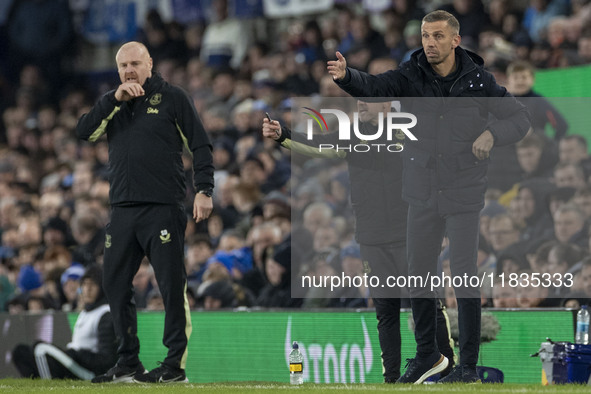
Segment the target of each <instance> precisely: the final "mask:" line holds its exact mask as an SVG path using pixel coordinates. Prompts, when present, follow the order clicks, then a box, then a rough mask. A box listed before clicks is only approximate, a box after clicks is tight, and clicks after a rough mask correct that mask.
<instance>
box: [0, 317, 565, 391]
mask: <svg viewBox="0 0 591 394" xmlns="http://www.w3.org/2000/svg"><path fill="white" fill-rule="evenodd" d="M453 315H454V314H453V313H451V311H450V316H452V317H453ZM191 317H192V322H193V335H192V336H191V339H190V341H189V357H188V360H187V376H188V378H189V380H190V381H191V382H195V383H196V382H225V381H262V382H265V381H267V382H269V381H274V382H288V381H289V372H288V371H289V370H288V363H287V356H288V354H289V351H290V350H291V342H292V341H294V340H295V341H298V343H299V344H300V349H301V350H302V353H303V354H304V356H305V359H304V374H305V380H306V381H308V382H316V383H326V382H331V383H332V382H335V381H336V382H367V383H378V382H381V381H382V376H381V375H382V366H381V359H380V346H379V342H378V334H377V328H376V324H377V321H376V318H375V312H374V311H372V310H363V311H344V310H333V311H327V310H320V311H299V310H298V311H286V310H277V311H242V312H238V311H234V312H232V311H220V312H197V311H195V312H192V313H191ZM76 318H77V315H76V314H73V313H72V314H65V313H63V312H54V313H44V314H22V315H9V314H8V313H0V326H1V327H3V329H2V331H0V354H1V356H2V357H1V358H0V378H6V377H17V376H18V373H17V371H16V369H15V368H14V366H13V365H12V363H11V361H10V360H11V357H10V354H11V350H12V349H13V348H14V346H15V345H16V344H18V343H28V344H32V343H34V342H36V341H37V340H43V341H47V342H52V343H54V344H56V345H57V346H60V347H65V346H66V344H67V343H68V342H69V340H70V338H71V329H72V328H73V326H74V323H75V321H76ZM409 318H410V314H409V313H408V312H403V313H402V315H401V327H402V360H404V359H405V358H410V357H413V356H414V339H413V334H412V331H411V330H410V329H409V324H408V321H409ZM491 318H492V320H493V323H494V324H492V326H494V327H495V330H492V331H494V332H495V335H493V336H490V335H488V337H489V338H492V337H494V338H495V339H494V340H492V341H487V342H485V343H483V344H482V346H481V351H480V363H479V364H480V365H484V366H488V367H495V368H499V369H501V370H502V371H503V372H504V374H505V382H508V383H539V382H541V370H542V364H541V362H540V360H539V359H537V358H531V357H529V355H530V354H532V353H535V352H536V351H537V350H538V349H539V348H540V343H541V342H543V341H545V339H546V337H550V338H552V339H553V340H554V341H572V340H573V336H574V335H573V334H574V328H573V327H574V324H573V323H574V314H573V311H571V310H558V309H556V310H549V309H537V310H494V311H489V310H484V312H483V321H484V322H485V324H484V325H485V326H487V324H488V323H490V322H491ZM487 322H488V323H487ZM451 323H452V324H451V326H452V334H453V333H454V332H456V331H457V329H455V328H454V322H453V321H452V322H451ZM455 326H457V324H455ZM499 328H500V329H499ZM163 329H164V313H163V312H140V313H138V334H139V337H140V342H141V349H140V358H141V360H142V362H143V363H144V365H145V366H146V368H154V367H156V366H157V362H158V361H162V360H163V359H164V357H165V355H166V348H165V347H164V346H163V345H162V332H163ZM487 331H488V332H490V331H491V330H490V329H486V327H485V329H483V333H484V332H487ZM456 353H457V348H456ZM403 364H404V361H403Z"/></svg>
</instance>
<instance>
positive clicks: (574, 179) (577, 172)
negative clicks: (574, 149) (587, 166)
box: [553, 163, 587, 190]
mask: <svg viewBox="0 0 591 394" xmlns="http://www.w3.org/2000/svg"><path fill="white" fill-rule="evenodd" d="M553 181H554V184H555V185H556V186H557V187H572V188H573V189H577V190H578V189H581V188H583V187H585V186H586V184H587V179H586V178H585V172H584V171H583V168H582V167H581V166H580V165H578V164H573V163H558V164H557V165H556V167H554V177H553Z"/></svg>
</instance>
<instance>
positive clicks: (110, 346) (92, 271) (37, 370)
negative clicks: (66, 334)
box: [12, 265, 117, 380]
mask: <svg viewBox="0 0 591 394" xmlns="http://www.w3.org/2000/svg"><path fill="white" fill-rule="evenodd" d="M80 283H81V285H80V288H81V293H80V302H81V303H82V304H83V305H84V310H83V311H82V312H81V313H80V315H78V319H77V320H76V324H75V325H74V330H73V332H72V341H71V342H70V343H68V345H67V349H65V350H62V349H60V348H58V347H56V346H54V345H52V344H50V343H44V342H38V343H36V344H35V345H33V346H27V345H23V344H21V345H17V346H16V347H15V348H14V350H13V351H12V361H13V362H14V365H15V366H16V368H17V369H18V371H19V372H20V374H21V376H23V377H25V378H30V377H41V378H43V379H84V380H88V379H92V378H93V377H94V376H95V375H99V374H102V373H105V372H106V371H107V370H108V369H109V367H110V366H111V365H113V363H114V362H115V360H117V341H116V337H115V332H114V330H113V318H112V317H111V313H110V312H109V305H108V304H107V299H106V298H105V293H104V292H103V289H102V269H101V268H100V267H99V266H97V265H93V266H90V267H88V269H87V270H86V272H85V273H84V275H82V278H81V280H80Z"/></svg>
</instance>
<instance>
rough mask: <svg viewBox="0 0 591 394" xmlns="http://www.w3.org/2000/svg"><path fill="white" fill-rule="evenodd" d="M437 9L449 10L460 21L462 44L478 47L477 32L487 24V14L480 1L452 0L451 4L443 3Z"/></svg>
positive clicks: (473, 47) (472, 47)
mask: <svg viewBox="0 0 591 394" xmlns="http://www.w3.org/2000/svg"><path fill="white" fill-rule="evenodd" d="M439 9H442V10H444V11H447V12H449V13H450V14H452V15H453V16H455V17H456V19H457V20H458V22H460V26H461V27H462V28H461V30H460V35H461V36H462V45H463V46H466V47H468V48H471V49H476V48H477V47H478V34H479V33H480V30H481V29H482V27H483V26H486V25H487V24H488V16H487V15H486V13H485V12H484V6H483V4H482V1H481V0H453V1H452V2H451V4H447V5H443V6H442V7H440V8H439Z"/></svg>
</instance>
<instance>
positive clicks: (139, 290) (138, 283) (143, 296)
mask: <svg viewBox="0 0 591 394" xmlns="http://www.w3.org/2000/svg"><path fill="white" fill-rule="evenodd" d="M132 284H133V289H134V292H133V299H134V300H135V305H136V307H137V308H138V309H143V308H146V306H147V304H148V294H149V293H150V291H151V290H152V289H154V288H158V285H157V284H156V277H155V276H154V269H153V268H152V266H151V265H150V263H149V262H148V260H147V259H146V258H144V259H143V260H142V263H141V264H140V267H139V269H138V271H137V273H136V274H135V276H134V277H133V283H132Z"/></svg>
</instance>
